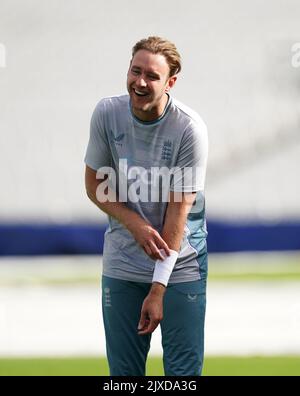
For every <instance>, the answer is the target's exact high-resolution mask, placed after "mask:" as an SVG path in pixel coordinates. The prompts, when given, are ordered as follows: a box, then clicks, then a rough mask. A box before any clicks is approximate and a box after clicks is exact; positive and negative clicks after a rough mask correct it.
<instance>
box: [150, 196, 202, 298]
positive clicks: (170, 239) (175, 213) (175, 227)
mask: <svg viewBox="0 0 300 396" xmlns="http://www.w3.org/2000/svg"><path fill="white" fill-rule="evenodd" d="M194 199H195V194H193V193H191V194H187V195H182V199H181V202H175V200H174V193H171V196H170V202H169V204H168V207H167V212H166V216H165V222H164V226H163V230H162V238H163V239H164V241H166V243H167V245H168V246H169V248H170V249H172V250H174V251H175V252H177V253H178V252H179V250H180V246H181V242H182V238H183V234H184V228H185V224H186V219H187V215H188V213H189V212H190V209H191V207H192V204H193V202H194ZM174 257H175V258H174V260H176V258H177V257H176V255H174ZM168 263H169V261H168ZM161 264H163V263H160V262H158V263H157V264H156V265H158V266H159V265H161ZM170 264H172V262H171V263H170ZM170 264H167V262H166V264H164V265H166V267H165V268H170V267H169V265H170ZM174 264H175V263H174ZM168 271H171V269H170V270H168ZM157 274H160V275H158V276H155V277H154V278H156V279H161V281H162V280H163V279H164V278H165V277H168V276H169V274H168V273H165V275H161V270H159V272H158V273H157ZM165 281H166V279H165ZM158 285H159V287H158ZM164 289H165V287H164V286H163V285H162V284H160V283H156V282H154V283H153V285H152V288H151V292H152V291H153V293H154V294H155V295H157V294H161V296H163V295H164V292H165V290H164Z"/></svg>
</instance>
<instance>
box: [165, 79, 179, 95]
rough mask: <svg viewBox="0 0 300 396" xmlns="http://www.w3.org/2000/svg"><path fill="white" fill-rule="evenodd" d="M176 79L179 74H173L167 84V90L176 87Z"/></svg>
mask: <svg viewBox="0 0 300 396" xmlns="http://www.w3.org/2000/svg"><path fill="white" fill-rule="evenodd" d="M176 81H177V75H175V76H172V77H170V78H169V80H168V84H167V86H166V92H168V91H169V90H170V89H171V88H173V87H174V85H175V83H176Z"/></svg>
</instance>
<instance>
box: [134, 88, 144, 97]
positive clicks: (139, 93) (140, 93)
mask: <svg viewBox="0 0 300 396" xmlns="http://www.w3.org/2000/svg"><path fill="white" fill-rule="evenodd" d="M134 92H135V93H136V94H138V95H142V96H145V95H147V93H146V92H140V91H138V90H136V89H135V90H134Z"/></svg>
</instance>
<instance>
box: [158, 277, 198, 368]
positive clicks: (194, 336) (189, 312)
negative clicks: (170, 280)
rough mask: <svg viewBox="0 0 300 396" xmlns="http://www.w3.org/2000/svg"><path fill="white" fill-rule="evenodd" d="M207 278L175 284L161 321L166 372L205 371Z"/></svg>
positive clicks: (167, 295) (168, 294)
mask: <svg viewBox="0 0 300 396" xmlns="http://www.w3.org/2000/svg"><path fill="white" fill-rule="evenodd" d="M205 308H206V279H203V280H199V281H194V282H184V283H178V284H171V285H169V286H168V288H167V291H166V294H165V298H164V318H163V321H162V323H161V331H162V345H163V350H164V369H165V375H179V376H180V375H201V371H202V366H203V355H204V321H205Z"/></svg>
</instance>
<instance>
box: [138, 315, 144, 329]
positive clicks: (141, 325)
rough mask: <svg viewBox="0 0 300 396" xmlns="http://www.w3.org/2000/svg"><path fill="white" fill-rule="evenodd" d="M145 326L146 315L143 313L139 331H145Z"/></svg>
mask: <svg viewBox="0 0 300 396" xmlns="http://www.w3.org/2000/svg"><path fill="white" fill-rule="evenodd" d="M145 325H146V313H145V312H143V311H142V313H141V318H140V321H139V324H138V330H141V329H143V328H144V327H145Z"/></svg>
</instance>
